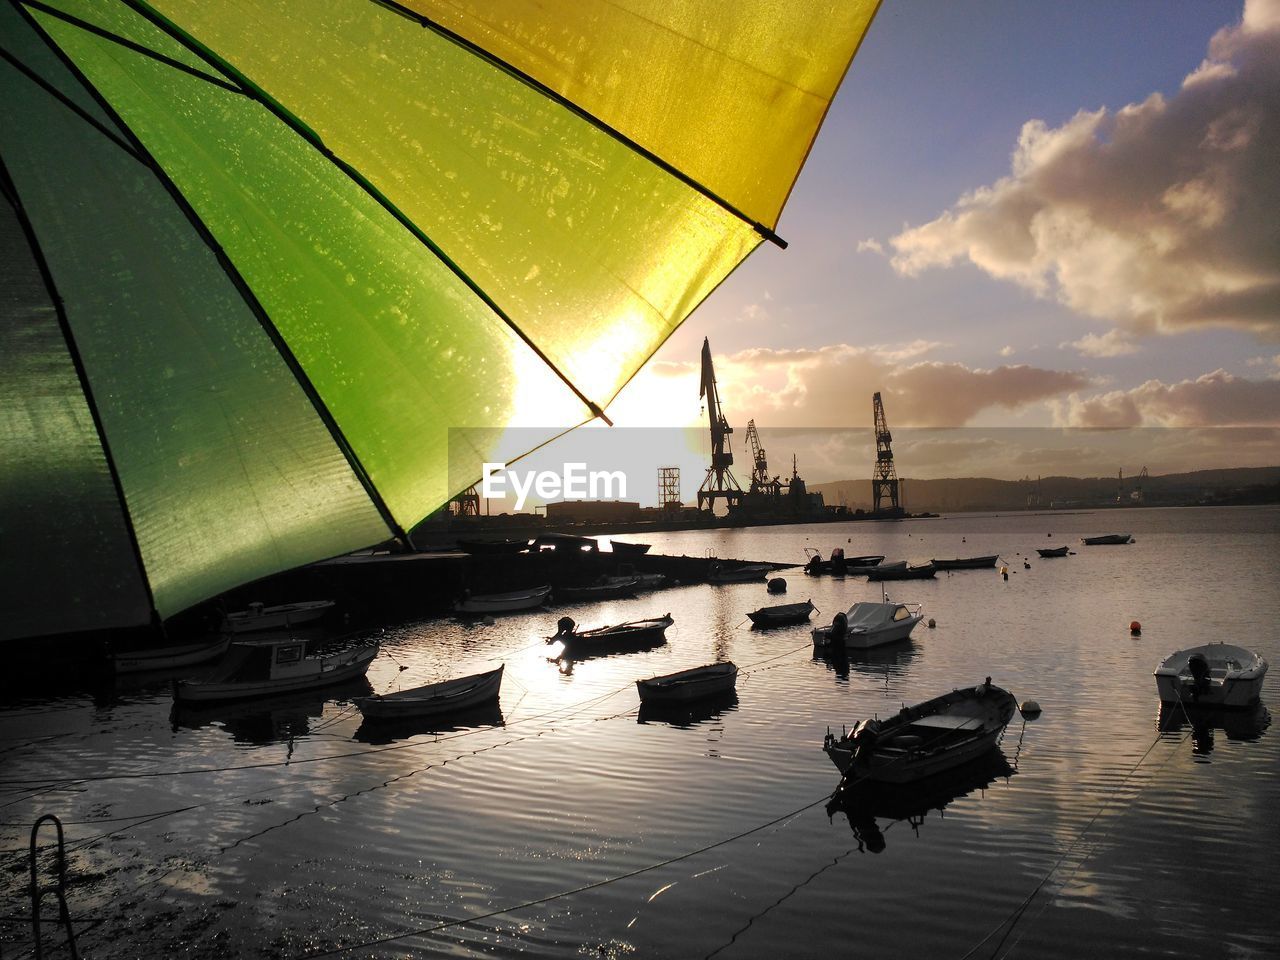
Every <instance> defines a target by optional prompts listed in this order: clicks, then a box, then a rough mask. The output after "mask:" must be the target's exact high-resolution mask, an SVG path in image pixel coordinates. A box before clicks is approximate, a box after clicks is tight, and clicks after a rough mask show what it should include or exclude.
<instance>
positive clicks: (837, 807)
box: [827, 747, 1016, 853]
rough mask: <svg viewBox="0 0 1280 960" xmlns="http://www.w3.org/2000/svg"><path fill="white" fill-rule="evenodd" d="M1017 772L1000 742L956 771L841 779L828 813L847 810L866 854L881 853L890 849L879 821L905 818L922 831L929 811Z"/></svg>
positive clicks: (846, 813)
mask: <svg viewBox="0 0 1280 960" xmlns="http://www.w3.org/2000/svg"><path fill="white" fill-rule="evenodd" d="M1014 773H1016V771H1015V770H1014V768H1013V767H1012V766H1010V765H1009V761H1008V760H1007V759H1006V758H1005V755H1004V753H1003V752H1001V750H1000V748H999V747H992V748H991V750H990V751H988V752H987V753H985V754H983V755H982V756H981V757H978V758H977V759H975V760H972V761H970V762H969V763H966V764H964V765H962V766H959V767H956V768H955V769H953V770H946V771H943V772H942V773H939V774H935V775H934V776H932V777H927V778H925V779H924V780H917V781H915V782H914V783H903V784H897V783H881V782H877V781H874V780H859V781H848V780H841V781H840V786H838V787H837V788H836V791H835V793H833V794H832V795H831V799H830V800H829V801H827V815H828V816H834V815H835V813H836V811H843V813H844V815H845V816H846V817H847V818H848V820H849V827H850V829H851V830H853V835H854V837H855V838H856V839H857V841H858V849H859V851H861V852H864V853H881V852H882V851H883V850H884V848H885V837H884V834H885V831H887V830H888V829H889V827H891V826H892V825H893V824H892V823H891V824H889V825H888V826H886V827H885V828H884V829H883V830H882V829H881V828H880V824H879V823H878V820H880V819H888V820H892V821H895V822H896V821H899V820H905V821H906V822H907V823H909V824H910V825H911V828H912V830H913V831H914V832H915V833H916V835H917V836H919V833H920V827H921V825H922V824H923V823H924V820H925V817H926V816H927V815H928V813H929V811H931V810H937V811H939V812H940V813H941V811H942V810H943V808H944V807H946V805H947V804H949V803H951V802H952V801H954V800H958V799H959V798H961V797H963V796H966V795H968V794H970V793H973V792H974V791H975V790H982V789H985V788H986V787H988V786H990V785H991V784H992V783H994V782H995V781H996V780H1002V779H1003V780H1007V779H1008V778H1010V777H1012V776H1013V775H1014Z"/></svg>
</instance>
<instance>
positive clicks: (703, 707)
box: [636, 690, 738, 727]
mask: <svg viewBox="0 0 1280 960" xmlns="http://www.w3.org/2000/svg"><path fill="white" fill-rule="evenodd" d="M736 709H738V692H737V691H736V690H730V691H728V692H727V693H722V694H718V695H716V696H714V697H703V698H702V699H700V700H691V701H689V702H688V703H642V704H640V715H639V716H638V717H637V718H636V722H637V723H666V724H670V725H671V726H673V727H695V726H697V725H698V724H700V723H705V722H706V721H708V720H715V719H716V718H717V717H719V716H721V715H722V714H725V713H729V712H731V711H733V710H736Z"/></svg>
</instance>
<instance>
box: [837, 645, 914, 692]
mask: <svg viewBox="0 0 1280 960" xmlns="http://www.w3.org/2000/svg"><path fill="white" fill-rule="evenodd" d="M919 655H920V651H919V650H918V649H917V648H916V645H915V644H914V643H912V642H911V639H910V638H909V637H908V638H907V639H906V640H903V641H900V642H898V643H890V644H886V645H885V646H883V647H872V648H871V649H869V650H848V649H845V650H840V649H838V648H833V647H827V648H824V649H822V650H818V649H815V650H814V651H813V661H814V663H823V664H826V667H827V669H828V670H830V671H831V672H833V673H834V674H835V675H836V676H837V677H838V678H839V679H841V680H847V679H848V678H849V671H850V670H852V671H854V672H855V673H861V674H863V675H865V676H869V677H875V678H876V679H878V680H880V679H882V680H884V681H885V682H886V683H887V682H888V680H889V679H890V678H891V677H892V678H898V677H903V676H905V675H906V673H907V669H908V667H910V665H911V662H912V661H913V660H915V659H916V657H918V656H919Z"/></svg>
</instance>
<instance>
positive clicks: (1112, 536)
mask: <svg viewBox="0 0 1280 960" xmlns="http://www.w3.org/2000/svg"><path fill="white" fill-rule="evenodd" d="M1132 541H1133V534H1131V533H1108V534H1106V535H1104V536H1101V537H1081V538H1080V542H1081V543H1083V544H1084V545H1085V546H1087V547H1097V546H1102V545H1104V544H1121V543H1131V542H1132Z"/></svg>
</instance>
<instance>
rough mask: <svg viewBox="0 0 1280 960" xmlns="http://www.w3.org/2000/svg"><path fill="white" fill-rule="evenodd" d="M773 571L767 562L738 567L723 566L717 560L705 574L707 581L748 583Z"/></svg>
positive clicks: (760, 578) (761, 578)
mask: <svg viewBox="0 0 1280 960" xmlns="http://www.w3.org/2000/svg"><path fill="white" fill-rule="evenodd" d="M772 572H773V567H771V566H769V564H767V563H747V564H743V565H742V566H740V567H725V566H723V565H722V564H721V563H720V562H719V561H716V562H715V563H712V564H711V570H710V572H708V574H707V582H708V583H748V582H750V581H752V580H763V579H764V578H765V577H767V576H768V575H769V574H771V573H772Z"/></svg>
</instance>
